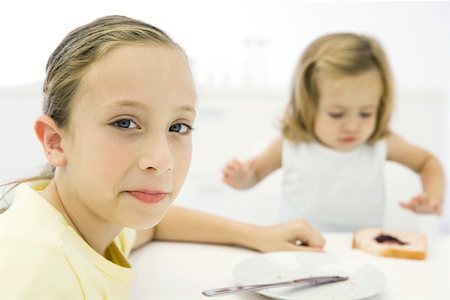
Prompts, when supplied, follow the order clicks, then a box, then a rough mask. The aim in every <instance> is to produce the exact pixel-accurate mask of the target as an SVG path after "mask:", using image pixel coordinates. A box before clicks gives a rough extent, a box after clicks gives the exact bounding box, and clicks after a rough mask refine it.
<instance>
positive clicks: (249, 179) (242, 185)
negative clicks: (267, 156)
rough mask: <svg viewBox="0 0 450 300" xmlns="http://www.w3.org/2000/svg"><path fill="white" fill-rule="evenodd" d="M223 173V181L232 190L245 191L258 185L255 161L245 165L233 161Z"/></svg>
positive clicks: (235, 160)
mask: <svg viewBox="0 0 450 300" xmlns="http://www.w3.org/2000/svg"><path fill="white" fill-rule="evenodd" d="M222 172H223V178H222V181H223V182H225V183H226V184H228V185H229V186H231V187H232V188H235V189H238V190H245V189H248V188H250V187H252V186H253V185H255V184H256V178H255V160H254V159H253V160H250V161H248V162H245V163H242V162H240V161H238V160H237V159H233V160H232V161H230V162H228V163H227V164H226V165H225V167H224V168H223V170H222Z"/></svg>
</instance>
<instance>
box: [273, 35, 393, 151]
mask: <svg viewBox="0 0 450 300" xmlns="http://www.w3.org/2000/svg"><path fill="white" fill-rule="evenodd" d="M372 69H376V70H378V72H379V74H380V77H381V82H382V95H381V99H380V105H379V107H378V112H377V116H376V127H375V130H374V132H373V134H372V135H371V136H370V138H369V140H368V141H367V142H368V143H374V142H376V141H377V140H379V139H381V138H383V137H385V136H387V135H388V134H389V120H390V117H391V112H392V103H393V94H394V87H393V79H392V74H391V70H390V66H389V63H388V59H387V57H386V54H385V53H384V51H383V48H382V47H381V45H380V44H379V43H378V42H377V41H376V40H375V39H374V38H371V37H368V36H364V35H357V34H353V33H334V34H328V35H324V36H322V37H320V38H318V39H316V40H315V41H313V42H312V43H311V44H310V45H309V46H308V47H307V49H306V50H305V52H304V53H303V55H302V57H301V59H300V61H299V62H298V64H297V67H296V70H295V74H294V76H293V80H292V83H291V92H290V99H289V103H288V105H287V107H286V110H285V113H284V116H283V118H282V121H281V132H282V134H283V136H284V137H285V138H286V139H288V140H290V141H292V142H295V143H299V142H303V141H311V140H314V139H315V135H314V122H315V117H316V113H317V109H318V104H319V98H320V91H319V89H318V84H317V80H318V79H317V77H318V74H319V72H320V73H321V74H328V75H333V76H354V75H358V74H360V73H362V72H365V71H368V70H372Z"/></svg>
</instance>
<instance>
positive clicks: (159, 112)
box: [59, 44, 195, 229]
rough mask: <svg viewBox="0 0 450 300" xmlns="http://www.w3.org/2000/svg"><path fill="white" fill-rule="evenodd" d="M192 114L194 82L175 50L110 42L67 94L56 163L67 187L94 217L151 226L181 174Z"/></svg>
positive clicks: (176, 187) (174, 191)
mask: <svg viewBox="0 0 450 300" xmlns="http://www.w3.org/2000/svg"><path fill="white" fill-rule="evenodd" d="M194 119H195V91H194V87H193V82H192V78H191V75H190V71H189V68H188V64H187V62H186V59H185V58H184V56H183V55H182V54H181V53H180V52H179V51H178V50H174V49H170V48H168V47H163V46H156V45H150V44H146V45H140V46H121V47H118V48H116V49H114V50H112V51H111V52H110V53H108V54H107V55H106V56H105V57H104V58H102V59H101V60H99V61H98V62H96V63H94V64H92V65H91V66H90V67H89V69H88V70H87V73H86V74H85V75H84V76H83V78H82V81H81V83H80V87H79V93H77V95H76V96H75V98H74V99H73V106H72V107H71V114H70V122H69V127H68V129H67V130H66V131H65V132H64V135H63V139H62V148H63V149H64V153H65V155H66V159H67V164H66V165H65V166H64V167H63V168H61V170H59V172H60V173H61V175H62V178H63V180H65V184H64V186H65V188H66V191H65V193H66V195H67V196H68V198H69V199H70V200H71V201H78V202H79V203H80V204H79V209H80V210H82V213H84V216H85V218H86V220H96V221H94V224H95V222H100V223H106V224H116V225H117V224H119V225H121V226H128V227H133V228H138V229H142V228H149V227H151V226H154V225H155V224H157V223H158V222H159V221H160V219H161V218H162V216H163V215H164V213H165V211H166V209H167V208H168V207H169V205H170V204H171V203H172V201H173V200H174V199H175V197H176V195H177V194H178V192H179V190H180V188H181V186H182V184H183V181H184V179H185V176H186V174H187V171H188V168H189V164H190V160H191V152H192V142H191V133H190V128H191V126H193V123H194ZM89 218H90V219H89Z"/></svg>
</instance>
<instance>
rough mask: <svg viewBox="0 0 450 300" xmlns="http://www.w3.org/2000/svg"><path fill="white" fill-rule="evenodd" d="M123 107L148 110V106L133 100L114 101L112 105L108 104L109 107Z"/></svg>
mask: <svg viewBox="0 0 450 300" xmlns="http://www.w3.org/2000/svg"><path fill="white" fill-rule="evenodd" d="M118 106H119V107H122V106H125V107H126V106H129V107H137V108H139V109H146V106H145V105H144V104H143V103H141V102H138V101H132V100H120V101H114V102H112V103H108V105H107V107H111V108H113V107H118Z"/></svg>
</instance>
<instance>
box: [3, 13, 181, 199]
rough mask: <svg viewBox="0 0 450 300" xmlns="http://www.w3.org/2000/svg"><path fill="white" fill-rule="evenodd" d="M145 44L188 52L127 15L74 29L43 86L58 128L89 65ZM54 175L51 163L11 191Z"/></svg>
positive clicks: (50, 63)
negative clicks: (115, 51)
mask: <svg viewBox="0 0 450 300" xmlns="http://www.w3.org/2000/svg"><path fill="white" fill-rule="evenodd" d="M142 43H152V44H155V45H163V46H166V47H170V48H173V49H177V50H179V51H180V52H181V53H182V54H183V55H185V54H184V51H183V50H182V48H181V47H180V46H179V45H178V44H177V43H175V42H174V41H173V40H172V39H171V38H170V37H169V36H168V35H167V34H166V33H165V32H164V31H162V30H160V29H158V28H157V27H154V26H152V25H149V24H147V23H144V22H142V21H139V20H135V19H132V18H128V17H125V16H118V15H113V16H106V17H103V18H99V19H96V20H94V21H93V22H91V23H88V24H86V25H83V26H81V27H78V28H76V29H74V30H73V31H71V32H70V33H69V34H67V36H66V37H65V38H64V39H63V40H62V41H61V43H60V44H59V46H58V47H57V48H56V49H55V50H54V51H53V53H52V54H51V55H50V57H49V59H48V62H47V66H46V76H45V80H44V86H43V92H44V102H43V113H44V114H45V115H47V116H49V117H51V118H52V119H53V120H54V121H55V123H56V124H57V126H58V127H60V128H66V127H67V126H68V124H69V119H70V111H71V104H72V99H73V98H74V96H75V94H76V93H77V90H78V87H79V84H80V81H81V79H82V77H83V75H84V74H85V73H86V71H87V69H88V67H89V66H90V65H91V64H92V63H94V62H96V61H98V60H100V59H101V58H102V57H104V56H105V55H106V54H107V53H109V52H110V51H111V50H113V49H114V48H116V47H118V46H122V45H130V44H142ZM54 174H55V168H54V167H53V166H51V165H47V166H46V167H45V169H44V170H43V171H42V173H41V174H40V175H38V176H35V177H30V178H26V179H21V180H16V181H13V182H9V183H7V184H5V185H11V184H12V185H13V186H12V187H11V188H10V189H8V191H10V190H11V189H13V188H14V187H15V186H17V185H18V184H20V183H22V182H27V181H35V180H42V179H52V178H53V177H54ZM8 191H6V192H5V193H4V194H3V196H2V198H3V197H4V196H5V194H6V193H7V192H8Z"/></svg>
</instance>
